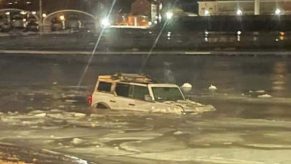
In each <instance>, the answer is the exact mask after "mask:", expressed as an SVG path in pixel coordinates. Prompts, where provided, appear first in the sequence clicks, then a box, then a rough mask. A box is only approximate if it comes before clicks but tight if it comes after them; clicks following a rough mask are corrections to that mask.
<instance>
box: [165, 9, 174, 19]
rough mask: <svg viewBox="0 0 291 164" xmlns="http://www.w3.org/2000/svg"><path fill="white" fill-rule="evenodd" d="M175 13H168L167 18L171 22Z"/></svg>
mask: <svg viewBox="0 0 291 164" xmlns="http://www.w3.org/2000/svg"><path fill="white" fill-rule="evenodd" d="M173 15H174V14H173V12H171V11H168V12H166V18H167V19H168V20H169V19H172V17H173Z"/></svg>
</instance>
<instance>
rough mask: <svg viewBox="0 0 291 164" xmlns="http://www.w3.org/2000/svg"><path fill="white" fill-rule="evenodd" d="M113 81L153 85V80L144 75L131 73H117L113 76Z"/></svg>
mask: <svg viewBox="0 0 291 164" xmlns="http://www.w3.org/2000/svg"><path fill="white" fill-rule="evenodd" d="M112 79H114V80H120V81H124V82H137V83H152V82H153V80H152V79H151V78H150V77H149V76H146V75H143V74H130V73H117V74H114V75H112Z"/></svg>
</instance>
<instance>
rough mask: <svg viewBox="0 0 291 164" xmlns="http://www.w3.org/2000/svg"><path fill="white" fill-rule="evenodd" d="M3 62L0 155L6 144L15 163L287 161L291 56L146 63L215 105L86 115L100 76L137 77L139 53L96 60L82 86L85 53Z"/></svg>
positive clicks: (12, 58)
mask: <svg viewBox="0 0 291 164" xmlns="http://www.w3.org/2000/svg"><path fill="white" fill-rule="evenodd" d="M0 59H1V60H0V68H1V69H0V75H1V79H0V130H1V133H0V151H3V152H4V153H0V157H1V154H5V153H6V154H7V152H5V150H6V151H7V150H12V149H9V148H6V149H4V148H3V145H4V146H5V147H9V146H10V147H13V148H15V146H16V147H18V148H19V150H21V151H13V154H15V156H14V157H15V158H23V156H24V155H23V149H25V150H27V151H26V153H27V152H28V153H29V152H31V153H30V156H28V157H29V158H24V159H23V160H26V161H28V162H39V163H56V161H58V162H57V163H70V162H68V160H66V159H65V158H62V159H60V158H54V159H52V158H47V156H42V155H37V153H35V152H47V153H48V152H49V153H50V155H52V154H53V155H55V156H57V157H59V156H60V155H62V156H63V157H66V158H69V159H71V163H126V164H127V163H141V164H142V163H185V164H186V163H187V164H188V163H189V164H190V163H207V164H208V163H219V164H221V163H227V164H233V163H238V164H246V163H249V164H265V163H267V164H268V163H269V164H274V163H283V164H285V163H286V164H287V163H290V162H291V158H290V153H291V139H290V135H291V132H290V131H291V112H290V109H291V108H290V107H291V101H290V100H291V97H290V93H291V92H290V81H291V78H290V71H291V60H290V58H288V57H282V56H275V57H274V56H273V57H272V56H264V57H260V56H232V57H228V56H220V57H218V56H170V57H165V56H155V55H154V56H153V57H151V58H150V60H149V63H147V66H146V67H145V68H146V69H145V70H144V72H145V73H147V74H149V75H151V76H152V77H153V78H155V79H157V80H159V81H162V82H172V83H177V84H179V85H182V84H183V83H185V82H188V83H191V84H192V85H193V90H192V91H191V92H190V93H188V94H187V97H188V98H190V99H192V100H194V101H198V102H202V103H207V104H212V105H213V106H215V108H216V111H214V112H207V113H203V114H199V115H174V114H158V113H157V114H150V113H145V112H132V111H130V112H129V111H100V112H98V113H96V114H89V113H88V110H89V108H88V106H87V104H86V103H87V102H86V96H87V95H89V94H90V93H91V91H92V89H93V87H94V85H95V82H96V78H97V75H98V74H107V73H115V72H130V73H135V72H136V71H137V70H138V69H139V67H140V64H141V63H142V60H143V59H144V56H135V55H122V56H118V55H113V56H110V55H106V54H105V55H100V56H96V57H94V60H93V63H92V64H91V65H90V67H89V69H88V72H87V73H86V75H85V76H84V81H83V82H82V85H81V86H80V87H77V86H76V85H77V83H78V81H79V79H80V77H81V74H82V72H83V69H84V66H85V65H86V61H87V57H80V56H66V57H64V56H35V55H2V56H1V57H0ZM210 85H213V86H216V88H217V90H209V86H210ZM137 110H138V109H137ZM1 145H2V146H1ZM13 150H14V149H13ZM19 152H21V153H19ZM32 152H34V153H32ZM0 161H1V160H0Z"/></svg>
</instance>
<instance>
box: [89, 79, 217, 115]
mask: <svg viewBox="0 0 291 164" xmlns="http://www.w3.org/2000/svg"><path fill="white" fill-rule="evenodd" d="M88 103H89V104H90V106H91V107H92V109H93V111H97V110H100V109H113V110H133V111H144V112H160V113H176V114H190V113H192V114H198V113H203V112H207V111H214V110H215V108H214V107H213V106H212V105H203V104H200V103H197V102H194V101H191V100H187V99H185V96H184V94H183V92H182V91H181V89H180V88H179V87H178V86H177V85H176V84H164V83H156V82H154V81H153V80H152V79H151V78H149V77H148V76H145V75H140V74H114V75H101V76H99V77H98V79H97V84H96V86H95V89H94V91H93V93H92V95H91V96H89V97H88Z"/></svg>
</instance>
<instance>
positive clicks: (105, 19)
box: [101, 18, 110, 27]
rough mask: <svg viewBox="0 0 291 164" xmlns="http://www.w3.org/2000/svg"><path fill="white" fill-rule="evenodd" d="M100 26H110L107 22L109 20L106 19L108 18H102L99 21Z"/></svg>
mask: <svg viewBox="0 0 291 164" xmlns="http://www.w3.org/2000/svg"><path fill="white" fill-rule="evenodd" d="M101 26H103V27H108V26H110V21H109V19H108V18H103V19H102V20H101Z"/></svg>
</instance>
